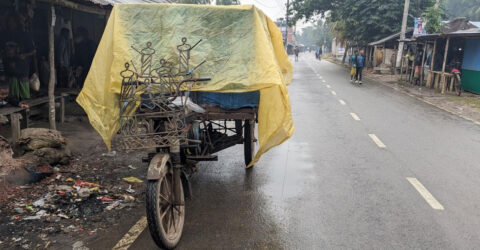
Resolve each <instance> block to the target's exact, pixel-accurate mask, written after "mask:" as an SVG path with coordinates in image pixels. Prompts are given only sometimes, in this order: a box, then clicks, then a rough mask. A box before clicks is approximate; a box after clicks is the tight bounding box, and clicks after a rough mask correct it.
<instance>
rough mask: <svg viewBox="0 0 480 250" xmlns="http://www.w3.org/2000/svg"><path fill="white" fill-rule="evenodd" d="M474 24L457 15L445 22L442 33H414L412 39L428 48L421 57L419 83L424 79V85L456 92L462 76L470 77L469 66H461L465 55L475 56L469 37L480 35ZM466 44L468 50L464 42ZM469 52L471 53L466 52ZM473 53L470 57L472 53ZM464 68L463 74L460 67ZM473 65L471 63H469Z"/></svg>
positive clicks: (463, 77)
mask: <svg viewBox="0 0 480 250" xmlns="http://www.w3.org/2000/svg"><path fill="white" fill-rule="evenodd" d="M478 32H479V31H478V27H477V26H476V25H475V24H474V23H472V22H469V21H468V20H466V19H465V18H457V19H455V20H452V21H450V22H445V24H444V27H443V33H441V34H428V35H423V36H418V37H417V39H416V42H417V43H419V44H424V46H425V48H428V50H426V53H425V55H426V56H425V57H424V58H423V60H422V67H423V68H424V69H425V70H422V71H421V73H422V75H421V79H422V81H421V83H422V85H423V79H426V82H425V86H426V87H427V88H434V89H438V90H440V92H441V93H442V94H443V93H445V92H446V91H447V90H448V91H450V92H453V91H455V92H456V93H457V94H458V95H460V93H461V90H462V87H461V86H462V85H464V82H463V80H464V79H470V77H469V75H470V74H469V73H470V71H469V70H471V69H470V68H471V67H472V66H473V65H472V64H469V66H467V67H468V68H464V67H465V66H464V62H465V58H466V59H467V60H469V62H470V61H472V60H475V59H473V58H478V57H477V55H476V52H475V46H474V44H475V42H474V41H472V39H473V40H475V39H476V38H478V37H480V35H479V33H478ZM467 45H468V51H469V53H467V51H466V46H467ZM470 52H471V53H470ZM472 56H473V57H472ZM461 69H462V71H463V69H466V70H467V71H466V72H467V76H465V75H463V72H460V70H461ZM473 69H475V67H474V66H473ZM461 74H462V76H460V75H461ZM470 82H471V80H467V82H466V83H465V84H466V85H465V86H467V89H470V87H469V86H470V85H471V84H470Z"/></svg>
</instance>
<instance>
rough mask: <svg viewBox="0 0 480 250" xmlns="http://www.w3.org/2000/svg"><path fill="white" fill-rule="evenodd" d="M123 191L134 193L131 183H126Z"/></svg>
mask: <svg viewBox="0 0 480 250" xmlns="http://www.w3.org/2000/svg"><path fill="white" fill-rule="evenodd" d="M125 191H127V192H128V193H131V194H133V193H135V190H134V189H132V185H128V188H127V189H126V190H125Z"/></svg>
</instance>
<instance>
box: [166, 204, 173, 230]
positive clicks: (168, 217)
mask: <svg viewBox="0 0 480 250" xmlns="http://www.w3.org/2000/svg"><path fill="white" fill-rule="evenodd" d="M167 211H170V208H167ZM171 221H172V216H171V214H170V213H168V215H167V228H165V233H167V234H168V231H170V223H171Z"/></svg>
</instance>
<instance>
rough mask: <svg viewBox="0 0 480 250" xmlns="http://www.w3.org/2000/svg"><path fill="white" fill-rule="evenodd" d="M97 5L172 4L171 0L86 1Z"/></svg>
mask: <svg viewBox="0 0 480 250" xmlns="http://www.w3.org/2000/svg"><path fill="white" fill-rule="evenodd" d="M86 1H88V2H92V3H94V4H99V5H114V4H117V3H172V1H171V0H86Z"/></svg>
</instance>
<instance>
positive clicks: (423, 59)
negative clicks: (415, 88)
mask: <svg viewBox="0 0 480 250" xmlns="http://www.w3.org/2000/svg"><path fill="white" fill-rule="evenodd" d="M427 46H428V43H427V42H425V43H424V44H423V56H422V70H421V71H420V86H422V85H423V78H424V75H423V72H425V69H424V65H425V57H426V55H425V54H427Z"/></svg>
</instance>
